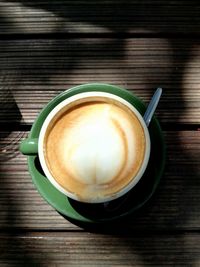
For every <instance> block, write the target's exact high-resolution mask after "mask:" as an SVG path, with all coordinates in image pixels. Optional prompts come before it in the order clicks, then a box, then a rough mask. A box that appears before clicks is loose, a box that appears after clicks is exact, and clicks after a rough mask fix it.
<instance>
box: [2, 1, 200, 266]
mask: <svg viewBox="0 0 200 267" xmlns="http://www.w3.org/2000/svg"><path fill="white" fill-rule="evenodd" d="M12 2H18V3H21V4H22V5H24V6H29V7H30V8H31V7H34V8H36V9H37V8H38V9H43V10H46V11H50V12H52V13H53V14H55V15H56V16H58V17H62V18H64V19H66V21H67V23H71V22H77V23H78V22H82V23H84V22H85V23H89V24H92V25H97V26H101V27H104V28H105V29H108V30H109V31H110V32H112V33H117V34H120V33H121V34H125V33H129V32H130V31H131V30H133V29H134V28H135V29H136V30H137V31H138V32H140V30H142V31H145V32H147V33H153V34H157V37H159V33H163V32H164V33H165V34H161V36H163V37H162V38H163V39H165V41H166V42H167V43H168V46H169V47H170V49H171V51H172V55H171V58H172V61H171V62H170V70H168V73H167V74H165V73H164V74H163V75H164V78H163V80H162V78H161V80H159V81H158V82H159V85H162V87H163V88H164V89H165V88H166V91H164V94H163V98H162V100H161V104H160V106H159V109H160V119H161V120H162V119H163V118H165V114H162V109H165V108H167V109H168V110H169V111H170V110H173V108H175V107H176V108H177V107H178V110H179V112H178V113H177V114H176V115H175V118H174V120H175V121H177V122H180V121H181V118H182V116H184V112H185V110H186V109H187V107H186V103H185V99H184V94H183V85H182V84H183V80H184V78H185V77H184V75H185V72H186V71H187V69H186V68H187V64H188V63H189V62H190V61H191V60H192V57H191V55H192V52H193V47H194V46H196V45H199V40H198V39H196V38H194V39H193V38H192V37H191V38H189V39H187V40H186V39H185V38H184V35H182V37H181V38H180V39H179V40H182V42H183V43H182V45H180V46H179V47H178V48H177V45H176V39H175V38H176V34H174V35H172V36H171V37H170V31H171V30H172V31H173V32H174V33H176V32H180V33H181V32H183V33H184V34H186V35H187V34H188V35H190V31H191V30H192V32H193V33H194V34H197V35H198V34H199V31H200V17H199V16H198V14H197V11H196V10H198V9H197V4H198V1H194V0H193V1H190V2H189V4H187V1H184V0H182V1H179V2H178V1H177V5H176V4H174V5H173V4H171V5H170V4H168V1H160V3H159V5H158V4H156V3H155V2H154V4H151V3H150V2H148V1H140V2H138V1H137V3H136V2H135V1H125V2H124V1H117V3H116V1H109V2H108V4H106V3H105V4H101V2H100V1H95V2H94V3H91V2H90V4H88V5H87V3H85V4H81V5H78V6H77V5H75V4H71V5H67V4H66V5H65V4H60V5H58V3H57V1H45V2H44V1H29V2H27V1H12ZM174 3H175V2H174ZM97 8H98V9H97ZM86 13H87V15H84V14H86ZM171 13H174V14H175V16H172V15H171V16H170V14H171ZM101 14H102V16H101ZM105 14H107V15H105ZM176 14H177V16H176ZM1 15H3V16H2V17H1ZM5 16H6V14H1V12H0V22H3V20H4V19H5ZM105 16H107V19H105ZM145 18H146V19H145ZM147 18H149V19H150V21H151V23H148V19H147ZM180 18H183V19H182V24H180V23H179V19H180ZM119 20H120V22H121V23H120V28H118V26H119V24H116V21H119ZM180 20H181V19H180ZM8 21H9V19H8ZM9 23H10V22H9ZM13 23H14V22H13ZM167 25H168V26H169V27H168V26H167ZM170 25H171V27H170ZM183 25H185V28H184V29H183V28H182V27H183ZM191 25H192V26H191ZM193 25H196V27H193ZM62 26H63V25H62V24H60V26H59V27H62ZM56 30H57V31H61V29H60V28H57V29H56ZM168 35H169V36H168ZM167 36H168V37H167ZM118 37H119V36H117V37H113V38H112V40H107V41H105V42H104V43H102V45H101V44H100V45H99V44H96V43H94V46H93V48H96V51H97V53H98V55H101V56H102V58H103V59H106V57H108V56H109V57H112V53H113V51H112V49H111V50H109V48H110V47H112V46H113V45H114V46H115V47H116V50H117V57H118V58H119V59H120V58H121V59H123V58H124V57H125V50H126V39H124V38H121V39H120V38H118ZM133 37H134V36H133ZM144 38H145V35H144ZM24 42H25V43H26V40H24ZM57 42H58V41H57V40H53V41H51V43H50V44H49V49H50V50H55V48H56V47H57ZM68 44H70V46H71V47H73V46H79V48H80V49H78V50H73V49H72V50H71V51H70V53H69V52H68V50H67V46H68ZM45 45H46V44H44V46H42V48H44V47H45ZM2 49H4V51H6V50H7V47H6V45H5V47H2ZM86 49H87V44H86V45H85V44H84V42H83V41H81V40H80V41H79V40H76V39H74V40H67V41H66V51H64V52H63V54H62V55H60V60H59V61H58V62H57V61H55V58H54V57H55V55H59V51H57V52H54V54H53V53H52V56H51V57H50V61H51V62H53V63H54V62H55V68H54V69H53V70H48V69H46V68H47V66H46V63H43V62H42V61H41V62H38V59H37V58H35V59H33V58H30V57H29V56H28V55H27V58H26V59H23V60H21V61H19V62H21V63H19V65H15V68H17V73H16V76H15V77H16V80H17V81H18V82H19V81H20V79H21V70H22V69H26V68H27V69H28V68H29V71H30V69H31V70H33V72H32V73H29V74H30V76H31V77H32V78H35V81H36V82H38V81H41V82H42V83H43V84H45V85H49V84H50V83H51V82H50V76H51V75H53V74H56V73H57V74H59V73H60V70H63V69H64V70H66V71H69V73H72V72H73V70H74V69H76V67H77V65H78V63H79V58H82V57H83V54H84V51H85V50H86ZM107 51H109V52H107ZM91 53H92V51H91ZM42 54H43V51H42V49H41V56H42ZM100 58H101V57H100ZM29 60H31V66H30V63H29ZM93 60H95V58H94V59H93ZM135 60H136V61H137V58H136V59H135ZM163 60H164V59H163ZM96 61H97V64H98V62H99V57H97V59H96ZM13 63H14V62H13V61H12V58H10V59H8V65H9V64H10V65H9V67H11V66H12V64H13ZM130 64H131V63H130ZM0 67H1V68H2V69H3V68H4V65H3V64H2V63H1V62H0ZM38 68H40V70H41V71H42V73H43V74H45V73H46V74H47V75H46V80H45V78H44V77H45V75H43V77H42V78H40V77H37V73H36V74H34V70H37V69H38ZM11 71H12V68H11ZM151 71H152V70H151ZM153 71H154V73H153V74H154V75H156V73H157V72H159V71H160V70H159V68H154V69H153ZM166 71H167V70H166ZM127 72H128V73H127V75H129V76H130V77H131V76H132V75H133V74H132V73H129V70H128V69H127ZM133 78H134V76H133ZM166 78H167V79H166ZM136 79H137V78H136ZM143 79H144V82H148V81H149V78H148V77H146V76H145V74H144V77H143ZM27 81H28V78H27ZM158 82H156V81H153V82H151V84H152V90H149V97H150V95H151V94H152V93H153V90H154V88H155V87H157V86H158ZM170 84H171V85H173V87H170ZM175 88H176V89H175ZM16 90H20V87H19V88H18V87H16ZM172 90H176V91H177V92H178V94H179V102H178V103H176V101H173V99H171V98H170V95H171V93H172ZM13 93H14V92H13ZM166 99H168V101H166ZM14 105H15V104H14ZM16 116H17V117H18V116H20V112H19V110H17V108H16ZM172 130H173V128H172ZM166 135H167V133H166ZM174 140H177V143H178V147H176V149H177V150H178V152H179V155H180V157H181V158H182V159H184V162H193V157H194V155H191V154H189V153H188V151H187V149H186V147H185V146H184V143H183V141H182V140H181V139H180V136H179V131H174ZM173 149H175V148H171V151H170V153H171V155H172V154H173V153H174V154H176V152H177V151H175V150H173ZM171 155H169V156H168V161H167V166H166V173H167V172H170V169H172V170H173V171H174V177H176V179H175V180H176V184H173V181H172V179H169V178H168V180H167V179H166V176H165V177H164V178H163V180H162V181H161V185H160V187H159V189H158V191H157V193H156V194H155V195H154V197H153V199H152V200H151V201H150V202H149V203H148V204H147V205H146V206H145V208H144V209H142V210H140V211H139V212H138V213H135V217H134V218H132V221H131V223H129V226H128V227H127V224H126V223H125V224H124V226H122V224H121V223H119V224H116V225H115V227H114V226H113V225H111V228H110V229H108V230H107V227H104V226H101V229H100V230H101V231H102V230H103V232H105V231H106V232H108V233H115V232H116V231H117V232H118V233H119V232H120V231H119V228H120V229H122V231H121V232H122V234H123V233H130V234H134V232H135V231H136V232H137V231H138V230H137V229H138V228H139V229H140V224H141V223H142V225H141V231H143V233H144V232H145V231H147V229H151V231H152V232H153V231H157V230H158V231H168V229H173V231H174V230H175V231H176V230H177V231H178V230H180V229H182V230H184V229H185V226H186V225H187V221H190V220H191V218H190V215H191V216H192V214H193V212H195V210H199V208H200V204H199V203H198V202H197V201H196V200H197V198H196V196H198V195H200V182H199V179H198V180H197V179H195V177H197V176H198V172H199V167H198V166H197V165H195V164H193V165H187V164H185V165H184V166H183V165H181V163H180V164H178V165H177V166H176V164H175V162H176V160H177V159H175V158H174V157H171ZM173 160H174V162H173ZM3 164H4V161H1V163H0V168H1V166H3ZM183 173H187V174H188V175H180V174H183ZM3 179H4V177H1V180H3ZM171 184H173V186H171ZM194 187H195V188H196V191H193V188H194ZM193 192H196V196H195V195H193ZM6 194H7V195H5V198H7V200H8V201H9V210H8V211H7V218H6V219H7V221H12V220H13V218H12V210H13V209H15V210H16V209H17V208H18V207H16V206H15V203H14V200H12V196H11V195H9V192H8V193H6ZM163 194H164V195H165V196H166V201H164V202H162V201H160V200H161V199H162V196H163ZM188 200H190V202H189V203H188ZM163 210H164V211H165V212H164V213H163V214H165V216H164V217H160V212H161V211H163ZM15 213H16V212H15ZM180 218H185V220H182V221H180ZM16 219H17V218H16ZM144 222H145V223H146V226H144ZM5 223H6V221H5ZM190 224H191V223H190ZM14 225H15V220H13V230H14V229H15V226H14ZM191 225H192V224H191ZM80 226H81V225H80ZM84 227H86V229H87V230H91V231H99V228H98V229H97V228H94V226H92V227H89V228H88V227H87V226H84ZM115 228H116V229H115ZM144 229H146V230H144ZM191 229H192V226H191ZM9 240H10V239H9ZM124 241H126V239H124ZM122 242H123V237H122ZM130 246H131V247H132V249H134V250H136V251H137V253H138V255H141V257H142V261H143V263H144V264H151V265H159V264H160V265H162V264H163V262H161V261H160V262H159V259H160V258H156V256H155V257H151V258H150V257H145V251H143V245H142V243H141V242H140V241H137V240H136V242H134V243H133V244H130ZM151 246H152V250H153V252H154V255H156V253H157V251H159V247H160V244H159V243H157V242H156V240H155V238H154V237H153V238H152V239H151ZM176 246H181V250H182V252H183V254H184V253H185V254H187V253H188V252H187V250H186V248H185V244H184V240H183V242H181V243H180V242H178V243H176V240H175V239H174V242H173V244H171V250H170V251H169V250H168V248H169V244H166V247H165V244H164V245H163V250H162V253H163V257H166V258H167V257H168V256H170V257H172V258H176V255H175V254H174V252H173V251H175V250H173V248H175V247H176ZM6 247H7V249H8V248H9V247H10V243H9V242H8V243H7V244H6ZM15 249H16V250H17V251H18V252H19V254H23V255H24V257H23V258H22V259H21V258H19V265H20V264H26V265H27V263H31V262H32V263H33V266H34V262H35V261H36V262H37V266H43V263H42V258H41V261H40V259H36V258H35V256H34V255H31V253H27V252H26V248H25V245H24V243H23V240H18V241H17V243H16V244H15ZM6 251H7V250H6V249H5V255H4V256H5V258H8V259H9V257H10V254H9V253H10V252H8V255H6ZM8 251H9V249H8ZM14 260H15V259H14ZM155 260H156V261H155ZM191 260H192V259H191ZM193 260H194V259H193ZM11 262H12V260H11ZM30 266H32V265H30Z"/></svg>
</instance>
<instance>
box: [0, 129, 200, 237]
mask: <svg viewBox="0 0 200 267" xmlns="http://www.w3.org/2000/svg"><path fill="white" fill-rule="evenodd" d="M26 135H27V133H25V132H11V133H8V132H1V133H0V149H1V153H0V162H1V163H0V177H1V179H0V207H1V208H0V227H1V229H10V230H11V229H21V230H37V229H40V230H61V229H62V230H64V229H65V230H70V229H77V227H76V226H74V225H72V224H70V223H69V222H68V221H67V220H65V219H64V218H63V217H62V216H60V215H59V214H58V213H57V212H56V211H55V210H53V208H51V207H50V206H49V205H48V204H47V203H46V202H45V200H43V199H42V197H41V196H40V195H39V193H38V192H37V190H36V189H35V187H34V185H33V184H32V181H31V177H30V174H29V173H28V170H27V163H26V157H25V156H23V155H21V154H20V152H19V151H18V143H19V141H20V140H22V139H23V138H25V137H26ZM199 137H200V132H199V131H182V132H181V131H177V132H176V131H174V132H165V138H166V143H167V165H166V169H165V174H164V177H163V178H162V180H161V183H160V186H159V188H158V189H157V192H156V194H155V196H154V197H153V199H152V200H151V201H150V202H149V204H148V205H146V207H145V209H143V210H141V212H140V213H139V214H137V216H136V217H135V218H133V220H131V221H130V223H128V224H127V223H126V224H127V225H126V228H127V229H131V230H133V231H136V232H137V230H139V229H140V230H142V231H154V230H165V231H169V230H200V228H199V226H200V206H199V203H200V182H199V176H200V165H199V151H200V138H199Z"/></svg>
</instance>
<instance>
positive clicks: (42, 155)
mask: <svg viewBox="0 0 200 267" xmlns="http://www.w3.org/2000/svg"><path fill="white" fill-rule="evenodd" d="M92 86H94V88H96V89H95V90H92ZM87 88H89V89H88V90H87ZM98 88H99V90H98ZM101 88H106V90H101ZM109 88H110V90H109ZM81 89H82V90H81ZM113 89H114V88H113V86H111V87H109V85H104V84H100V85H99V87H98V86H95V84H94V85H92V84H90V85H82V86H81V87H80V88H79V90H78V91H77V90H76V88H72V89H71V92H73V91H74V92H76V93H74V94H71V95H70V96H69V95H66V97H63V100H62V101H61V102H59V103H58V104H57V105H56V106H55V107H54V108H53V109H52V110H51V111H50V113H49V114H48V115H47V116H46V118H45V120H44V122H43V124H42V125H41V129H40V133H39V138H28V139H26V140H24V141H23V142H22V143H21V146H20V150H21V152H22V153H23V154H26V155H35V154H38V156H39V161H40V164H41V167H42V169H43V171H44V173H45V176H46V177H47V178H48V180H49V181H50V183H51V184H52V185H53V186H54V187H55V188H56V189H58V190H59V191H60V192H61V193H63V194H65V195H66V196H67V197H69V198H71V199H74V200H77V201H80V202H85V203H104V202H107V201H112V200H115V199H117V198H119V197H121V196H123V195H125V194H126V193H127V192H129V191H130V190H131V189H132V188H133V187H134V186H135V185H136V184H137V183H138V182H139V181H140V179H141V178H142V176H143V174H144V171H145V169H146V167H147V165H148V161H149V156H150V149H151V144H150V137H149V131H148V128H147V126H146V124H145V122H144V120H143V117H142V116H141V114H140V113H139V111H138V110H137V109H136V108H135V107H134V105H133V104H132V103H131V101H130V102H129V98H127V97H123V95H124V92H125V90H124V89H119V88H118V87H117V91H118V94H115V90H113ZM63 95H65V93H64V94H63Z"/></svg>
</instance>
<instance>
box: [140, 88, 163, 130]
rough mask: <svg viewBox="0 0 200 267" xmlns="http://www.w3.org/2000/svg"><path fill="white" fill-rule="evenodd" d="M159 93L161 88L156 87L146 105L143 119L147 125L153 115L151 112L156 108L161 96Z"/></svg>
mask: <svg viewBox="0 0 200 267" xmlns="http://www.w3.org/2000/svg"><path fill="white" fill-rule="evenodd" d="M161 94H162V88H157V90H156V91H155V93H154V95H153V97H152V99H151V101H150V103H149V105H148V107H147V110H146V112H145V114H144V116H143V119H144V121H145V123H146V125H147V127H148V126H149V124H150V122H151V119H152V117H153V114H154V112H155V110H156V107H157V105H158V102H159V100H160V97H161Z"/></svg>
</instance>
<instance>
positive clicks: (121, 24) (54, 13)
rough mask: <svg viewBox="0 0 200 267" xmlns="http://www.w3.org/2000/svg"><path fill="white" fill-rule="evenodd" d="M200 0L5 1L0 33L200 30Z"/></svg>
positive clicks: (0, 11) (0, 6) (1, 5)
mask: <svg viewBox="0 0 200 267" xmlns="http://www.w3.org/2000/svg"><path fill="white" fill-rule="evenodd" d="M199 10H200V5H199V1H197V0H191V1H185V0H181V1H167V0H164V1H159V2H158V1H155V0H154V1H148V0H146V1H122V0H118V1H114V0H110V1H100V0H97V1H63V0H60V1H49V0H46V1H44V0H40V1H39V0H37V1H30V0H29V1H25V0H20V1H1V2H0V33H1V34H5V35H6V34H13V33H20V34H27V33H34V34H35V33H36V34H38V33H59V32H60V33H110V34H112V33H113V32H114V33H150V34H152V33H175V34H177V33H181V34H188V33H189V34H197V35H199V32H200V31H199V30H200V18H199Z"/></svg>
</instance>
